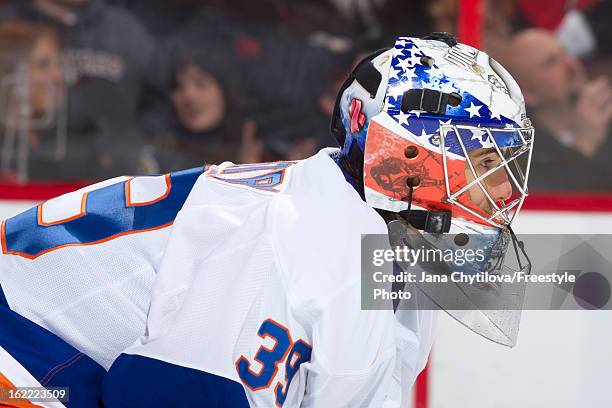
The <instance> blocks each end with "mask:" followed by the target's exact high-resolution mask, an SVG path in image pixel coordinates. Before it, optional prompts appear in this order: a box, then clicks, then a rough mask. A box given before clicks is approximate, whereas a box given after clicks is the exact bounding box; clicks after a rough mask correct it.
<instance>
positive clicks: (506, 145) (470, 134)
mask: <svg viewBox="0 0 612 408" xmlns="http://www.w3.org/2000/svg"><path fill="white" fill-rule="evenodd" d="M466 134H467V135H466ZM475 134H476V135H480V138H479V137H476V138H475V137H474V135H475ZM440 135H441V137H440V148H441V152H442V163H443V169H444V181H445V185H446V195H447V197H446V199H447V200H448V202H449V203H451V204H453V205H456V206H458V207H460V208H461V209H463V210H465V211H467V212H468V213H469V214H471V215H473V216H474V217H477V218H478V219H479V220H480V221H483V222H485V223H486V224H488V225H492V226H495V227H502V226H507V225H510V224H511V223H512V221H513V220H514V218H516V216H517V214H518V213H519V211H520V209H521V207H522V205H523V202H524V200H525V198H526V197H527V195H528V188H527V181H528V178H529V167H530V164H531V155H532V152H533V149H532V148H533V140H534V137H533V136H534V130H533V127H531V126H526V127H522V128H504V129H501V128H489V127H477V126H470V125H456V124H442V125H440ZM466 136H467V137H466ZM483 136H484V137H483ZM474 139H479V142H480V143H478V145H479V147H480V146H485V147H486V146H489V148H490V149H491V150H490V152H491V153H492V154H494V155H496V156H497V158H498V159H499V160H498V161H495V163H494V165H493V166H492V167H490V168H487V169H486V171H484V173H480V174H479V172H478V170H477V169H476V167H475V164H474V163H473V160H472V158H471V156H470V153H471V152H472V151H474V150H475V149H474V148H471V149H470V142H471V141H473V140H474ZM482 139H486V141H487V143H482V141H481V140H482ZM449 145H455V148H456V147H459V149H460V152H458V153H460V155H462V156H463V157H464V158H465V162H466V164H467V167H468V169H469V173H470V175H471V177H472V178H473V180H471V181H469V182H467V181H466V182H465V185H463V186H460V185H457V183H455V182H453V180H452V179H451V178H452V176H451V175H450V172H449V161H450V160H452V158H451V157H450V156H452V155H453V153H451V152H450V150H452V149H449V147H450V146H449ZM480 148H482V147H480ZM521 161H522V162H521ZM500 173H502V174H504V175H506V176H507V178H508V180H507V181H508V183H510V185H511V187H512V194H511V195H510V197H509V198H507V199H497V200H496V197H493V196H492V194H491V191H490V187H489V186H488V185H487V183H486V182H487V178H492V177H494V176H495V175H496V174H500ZM453 187H456V190H455V191H452V190H453ZM473 189H479V191H480V192H482V194H483V195H484V197H485V199H486V204H487V206H486V208H481V207H479V206H478V205H477V204H475V203H474V202H473V200H471V199H470V198H469V195H470V192H471V191H473ZM508 200H510V201H509V202H506V201H508ZM488 209H490V210H491V211H490V212H489V213H487V210H488Z"/></svg>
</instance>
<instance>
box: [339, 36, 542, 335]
mask: <svg viewBox="0 0 612 408" xmlns="http://www.w3.org/2000/svg"><path fill="white" fill-rule="evenodd" d="M332 133H333V134H334V135H335V136H336V138H337V140H338V142H339V143H340V146H341V157H342V159H341V162H342V164H343V167H344V168H345V169H346V170H347V171H348V172H349V173H350V174H351V175H352V176H353V177H354V178H355V179H356V180H357V181H358V184H359V186H360V187H363V195H364V198H365V200H366V202H368V204H370V205H371V206H372V207H373V208H375V209H377V210H379V211H380V212H381V213H382V214H383V215H384V216H385V218H386V219H387V220H392V219H395V221H392V222H390V223H389V228H390V240H391V243H392V245H408V246H410V247H412V248H417V247H420V246H427V247H429V248H438V249H453V248H454V249H458V248H459V247H461V249H466V248H472V249H474V250H476V249H479V248H480V249H485V248H486V250H485V251H484V253H485V254H486V256H485V258H484V259H482V260H480V261H479V262H471V263H468V264H467V265H462V267H461V268H459V272H461V273H463V274H466V275H475V274H482V273H485V272H486V273H491V274H507V273H514V272H516V271H519V272H523V273H529V269H530V265H529V261H528V259H527V258H526V254H525V252H524V250H523V248H522V246H521V244H520V243H519V242H517V241H516V238H515V237H514V234H513V233H512V230H511V229H510V224H511V223H512V220H513V219H514V218H515V217H516V216H517V214H518V212H519V210H520V208H521V206H522V204H523V200H524V199H525V197H526V196H527V178H528V174H529V164H530V159H531V152H532V147H533V139H534V131H533V128H532V126H531V123H530V121H529V119H527V116H526V113H525V104H524V101H523V96H522V94H521V91H520V89H519V87H518V85H517V83H516V81H514V79H513V78H512V77H511V75H510V74H509V73H508V72H507V71H506V70H505V69H504V68H503V67H502V66H501V65H500V64H499V63H497V62H496V61H495V60H493V59H491V58H490V57H489V56H488V55H487V54H485V53H484V52H481V51H479V50H477V49H475V48H472V47H469V46H467V45H464V44H460V43H457V41H456V40H455V38H454V37H453V36H452V35H450V34H446V33H433V34H431V35H429V36H427V37H425V38H423V39H419V38H410V37H400V38H399V39H398V40H397V41H396V43H395V46H394V47H393V48H392V49H389V50H383V51H379V52H377V53H374V54H373V55H371V56H370V57H368V58H366V59H365V60H363V61H362V62H361V63H360V64H358V66H357V67H356V68H355V69H354V70H353V72H352V74H351V75H350V76H349V78H348V79H347V81H346V82H345V84H344V85H343V87H342V90H341V92H340V94H339V96H338V100H337V102H336V109H335V112H334V118H333V119H332ZM389 215H391V216H389ZM457 234H461V235H462V237H463V238H462V240H464V241H466V242H465V243H462V245H457V243H456V242H457V240H456V239H455V237H456V236H457ZM509 252H511V253H512V254H511V255H512V256H511V257H508V256H506V255H508V253H509ZM509 258H512V262H511V263H512V265H511V266H510V265H508V260H509ZM400 266H402V265H400ZM419 266H421V267H422V269H424V270H425V272H428V273H435V274H440V273H448V272H450V271H453V270H454V271H458V268H457V265H448V264H446V265H445V266H444V267H442V266H441V265H439V264H437V265H435V266H433V265H431V264H427V265H419ZM402 267H403V266H402ZM432 268H433V269H432ZM424 286H425V285H420V286H419V288H420V289H421V290H422V291H423V292H424V293H425V294H426V295H427V296H428V297H429V298H430V299H431V300H432V301H433V302H434V303H436V304H437V305H438V306H439V307H441V308H442V309H444V310H446V311H447V312H448V313H449V314H451V315H452V316H453V317H455V318H456V319H457V320H459V321H460V322H461V323H463V324H465V325H466V326H468V327H469V328H470V329H472V330H473V331H475V332H477V333H479V334H481V335H483V336H485V337H487V338H489V339H491V340H493V341H495V342H498V343H501V344H505V345H509V346H512V345H514V343H515V341H516V333H517V331H518V323H519V321H520V308H521V307H522V302H523V296H524V287H510V286H509V285H505V286H503V287H484V286H482V285H476V286H474V285H469V286H463V285H461V284H457V285H454V286H452V289H449V287H446V289H433V287H424ZM483 291H486V292H483ZM506 292H507V293H506ZM451 298H452V299H453V300H450V299H451ZM459 298H460V300H458V299H459ZM497 306H499V308H500V309H502V308H503V310H494V309H495V307H497Z"/></svg>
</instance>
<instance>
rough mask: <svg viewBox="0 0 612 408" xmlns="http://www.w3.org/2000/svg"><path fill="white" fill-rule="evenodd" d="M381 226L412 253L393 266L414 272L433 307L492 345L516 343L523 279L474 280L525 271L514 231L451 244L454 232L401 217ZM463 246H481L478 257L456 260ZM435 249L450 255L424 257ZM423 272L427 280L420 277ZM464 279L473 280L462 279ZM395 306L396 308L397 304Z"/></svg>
mask: <svg viewBox="0 0 612 408" xmlns="http://www.w3.org/2000/svg"><path fill="white" fill-rule="evenodd" d="M387 227H388V229H389V242H390V244H391V247H392V248H398V247H399V248H405V247H406V248H407V249H408V250H410V251H413V252H412V254H413V255H412V257H414V259H412V260H411V262H403V261H399V262H396V263H397V266H398V267H399V269H401V270H403V271H404V272H407V273H412V274H416V276H418V278H417V281H416V282H415V285H416V287H417V288H418V290H419V291H420V292H422V293H423V294H425V295H426V296H427V298H429V300H431V301H432V302H433V303H434V304H435V305H436V307H437V308H439V309H442V310H444V311H445V312H446V313H448V314H449V315H450V316H451V317H453V318H454V319H455V320H457V321H458V322H459V323H461V324H463V325H464V326H466V327H467V328H469V329H470V330H472V331H473V332H474V333H477V334H479V335H481V336H483V337H485V338H487V339H489V340H491V341H493V342H495V343H499V344H502V345H505V346H509V347H513V346H514V345H515V344H516V339H517V335H518V329H519V325H520V319H521V311H522V307H523V300H524V296H525V288H526V283H524V282H509V281H505V280H504V281H503V283H499V284H491V283H488V282H486V281H485V283H482V282H483V281H482V280H478V279H476V277H483V276H486V275H489V276H492V275H496V276H500V277H504V276H511V275H513V274H516V273H523V274H527V275H528V274H529V273H530V269H531V263H530V262H529V259H528V258H527V259H526V254H525V251H524V248H522V246H521V245H520V244H518V243H517V242H515V240H516V238H515V237H514V234H512V233H511V232H510V231H508V230H499V232H498V233H495V232H490V233H480V234H473V233H472V234H471V235H470V236H469V237H468V238H467V240H464V241H463V242H461V244H457V242H458V240H456V239H455V236H454V235H455V234H432V233H427V232H421V231H419V230H417V229H416V228H415V227H413V226H412V225H410V224H409V223H407V222H406V221H405V220H404V219H397V218H396V219H395V220H392V221H390V222H388V224H387ZM459 235H460V234H457V236H459ZM463 235H465V233H463ZM468 242H469V244H468ZM468 249H470V250H472V251H474V252H475V251H476V250H477V249H478V250H481V251H482V253H483V254H484V256H483V258H482V259H480V260H469V261H466V260H465V259H464V260H463V261H462V262H458V261H457V259H458V258H457V256H458V254H459V253H462V254H464V253H465V251H466V250H468ZM436 251H440V253H444V254H451V255H452V258H451V259H447V258H446V255H445V256H444V257H443V256H439V257H436V256H435V255H434V256H433V257H431V256H430V255H427V256H425V255H424V254H432V253H435V252H436ZM412 261H413V262H412ZM425 276H426V277H428V278H427V279H424V277H425ZM441 277H442V278H443V279H441ZM453 277H454V278H453ZM470 277H472V278H474V279H473V280H470V279H465V278H470ZM397 307H398V308H399V309H402V308H403V306H402V302H400V303H399V305H397Z"/></svg>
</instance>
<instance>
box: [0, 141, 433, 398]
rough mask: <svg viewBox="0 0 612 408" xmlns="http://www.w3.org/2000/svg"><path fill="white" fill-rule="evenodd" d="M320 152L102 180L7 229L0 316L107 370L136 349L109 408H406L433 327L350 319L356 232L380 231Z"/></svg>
mask: <svg viewBox="0 0 612 408" xmlns="http://www.w3.org/2000/svg"><path fill="white" fill-rule="evenodd" d="M331 153H332V151H330V150H323V151H321V152H319V153H318V154H317V155H315V156H313V157H311V158H309V159H307V160H303V161H300V162H279V163H267V164H256V165H231V164H224V165H221V166H218V167H216V166H213V167H212V168H210V169H209V170H208V171H206V172H204V173H203V174H201V175H200V173H202V169H199V170H196V171H191V172H185V173H178V174H172V175H169V176H165V177H164V176H157V177H138V178H134V179H115V180H112V181H109V182H107V183H106V184H104V185H102V186H100V185H98V186H94V187H92V188H89V189H87V190H86V191H81V192H77V193H72V195H69V196H68V197H66V196H63V198H59V199H56V200H52V201H50V202H47V203H45V204H44V205H41V206H39V207H38V209H36V210H35V211H36V212H35V213H32V214H29V215H28V216H27V217H26V216H23V217H22V219H20V220H18V222H16V221H14V219H10V220H7V221H6V222H5V223H4V224H3V228H2V236H3V241H2V246H3V254H4V255H3V256H2V258H1V263H0V285H1V286H2V290H3V291H4V295H5V296H6V304H7V305H8V306H10V307H11V308H12V309H13V310H15V311H17V312H19V313H20V314H22V315H24V316H26V317H28V318H29V319H31V320H33V321H35V322H37V323H40V324H41V325H43V326H45V327H47V328H49V329H50V330H52V331H53V332H55V333H57V334H58V335H59V336H61V337H62V338H64V339H65V340H66V341H68V342H69V343H70V344H72V345H74V346H75V347H77V348H79V349H80V350H82V351H84V352H86V353H88V354H90V355H91V356H92V357H93V358H94V359H95V360H96V361H98V362H99V363H101V364H102V365H104V366H105V367H108V366H109V365H110V362H112V361H113V360H114V359H115V358H116V356H117V355H118V354H119V353H120V352H121V350H123V349H124V348H125V347H127V346H128V344H130V343H132V342H134V340H136V339H137V338H138V340H137V341H136V342H135V343H134V344H132V345H131V346H130V347H128V348H127V349H125V350H124V352H123V354H121V356H120V357H119V358H118V359H117V360H116V361H115V362H114V364H113V366H112V367H111V369H110V371H109V373H108V374H107V375H106V379H105V382H104V390H103V394H104V398H105V401H104V402H105V404H106V406H108V407H115V406H147V407H151V406H164V407H165V406H186V407H187V406H189V407H192V406H206V407H209V406H220V407H227V406H231V407H234V406H257V407H271V406H286V407H294V406H303V407H309V406H324V407H327V406H334V407H380V406H383V404H387V405H386V406H389V404H391V406H392V404H393V403H394V402H397V403H400V401H406V399H407V396H408V395H409V387H410V386H411V384H412V382H413V381H414V378H415V377H416V374H418V372H419V371H420V370H421V369H422V368H423V367H424V365H425V362H426V358H427V355H428V353H429V349H430V347H431V341H432V338H433V331H434V320H435V318H434V314H433V313H432V312H421V311H402V312H398V315H394V314H393V312H392V311H391V310H387V311H362V310H361V309H360V305H361V301H360V276H361V274H360V239H361V234H364V233H378V234H384V233H386V226H385V224H384V222H383V220H382V219H381V218H380V217H379V216H378V215H377V214H376V212H374V211H373V210H372V209H371V208H370V207H369V206H368V205H367V204H366V203H365V202H363V201H362V200H361V198H360V197H359V195H358V194H357V192H356V191H355V190H354V189H353V187H352V186H351V185H350V184H349V183H347V182H346V180H345V179H344V177H343V174H342V172H341V170H340V168H339V167H338V166H337V165H336V163H335V162H334V160H333V159H332V158H331V157H330V154H331ZM196 179H197V180H196ZM190 183H191V186H189V184H190ZM185 197H186V200H185ZM24 214H25V213H24ZM34 215H35V217H34ZM78 222H81V224H78ZM76 224H78V225H76ZM92 226H93V227H92ZM55 227H59V228H55ZM49 229H55V230H54V231H53V233H52V234H51V233H49V232H48V230H49ZM33 234H34V235H35V236H36V237H39V236H40V235H41V234H42V235H43V236H44V237H45V239H43V240H42V241H41V240H40V239H33V236H32V235H33ZM45 234H47V235H48V236H47V235H45ZM32 241H34V243H32ZM153 282H154V283H153ZM151 285H153V290H152V293H151ZM1 296H2V295H0V297H1ZM0 301H1V299H0ZM149 303H150V307H149ZM147 311H148V313H147ZM145 321H146V330H145Z"/></svg>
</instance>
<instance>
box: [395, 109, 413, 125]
mask: <svg viewBox="0 0 612 408" xmlns="http://www.w3.org/2000/svg"><path fill="white" fill-rule="evenodd" d="M409 117H410V116H408V115H407V114H405V113H404V112H402V111H400V112H399V113H398V114H397V116H396V117H395V118H396V119H397V123H399V124H400V125H402V126H404V127H407V126H408V118H409Z"/></svg>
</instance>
